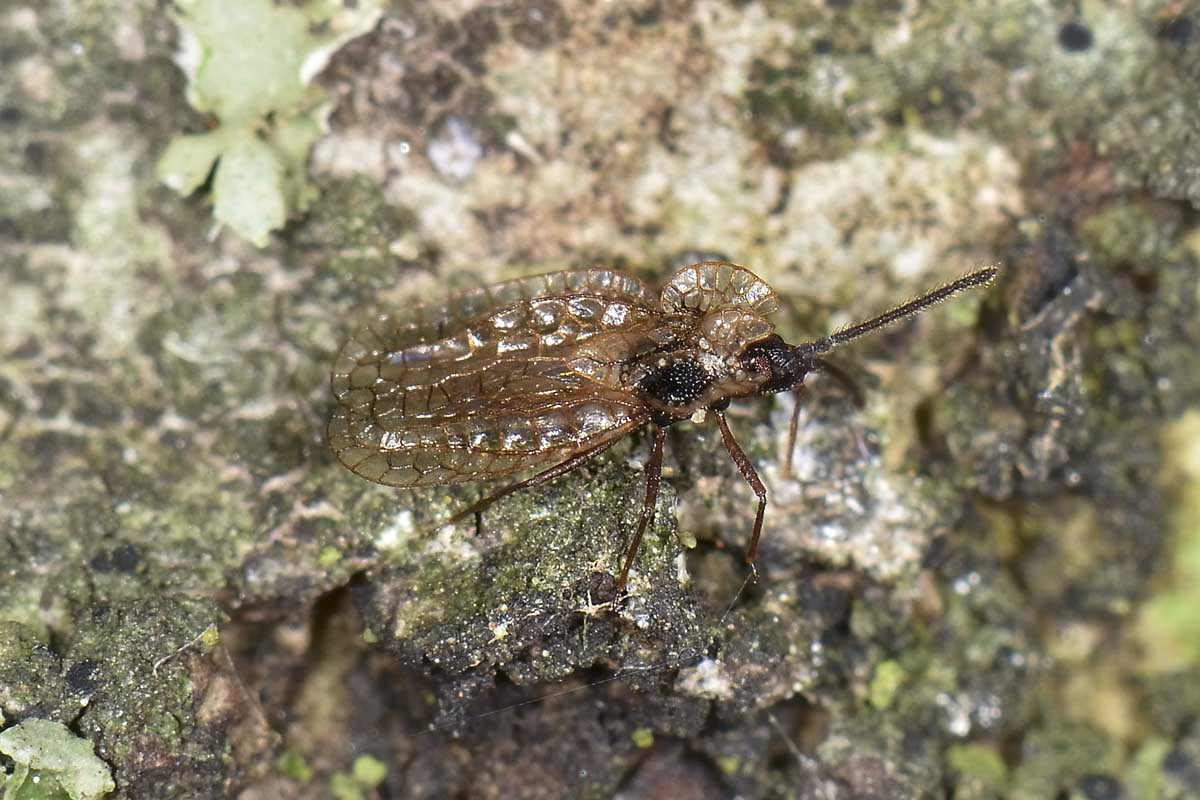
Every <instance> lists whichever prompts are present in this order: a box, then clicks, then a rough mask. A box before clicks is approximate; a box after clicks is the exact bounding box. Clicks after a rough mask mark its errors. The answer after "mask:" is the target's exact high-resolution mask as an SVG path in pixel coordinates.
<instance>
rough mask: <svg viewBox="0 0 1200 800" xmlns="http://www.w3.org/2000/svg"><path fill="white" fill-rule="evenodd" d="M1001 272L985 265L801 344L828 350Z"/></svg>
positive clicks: (809, 348)
mask: <svg viewBox="0 0 1200 800" xmlns="http://www.w3.org/2000/svg"><path fill="white" fill-rule="evenodd" d="M998 273H999V270H998V269H997V268H996V267H994V266H988V267H984V268H983V269H980V270H976V271H975V272H972V273H970V274H967V275H964V276H962V277H961V278H959V279H958V280H955V281H951V282H950V283H947V284H945V285H944V286H939V287H938V288H937V289H934V290H933V291H931V292H928V293H926V294H923V295H921V296H920V297H917V298H915V299H913V300H909V301H908V302H907V303H904V304H903V305H899V306H896V307H895V308H893V309H891V310H890V311H886V312H884V313H883V314H880V315H879V316H878V317H875V318H874V319H869V320H867V321H866V322H860V323H858V324H857V325H851V326H850V327H848V328H842V329H841V330H840V331H838V332H837V333H834V334H833V335H831V336H826V337H825V338H824V339H818V340H817V341H815V342H810V343H808V344H806V345H800V347H801V348H804V349H805V350H806V351H807V353H809V354H813V355H816V354H820V353H827V352H829V351H830V350H832V349H833V348H835V347H837V346H838V345H841V344H845V343H846V342H849V341H852V340H854V339H857V338H858V337H860V336H865V335H866V334H868V333H871V332H872V331H877V330H879V329H880V328H883V327H886V326H888V325H891V324H892V323H893V322H898V321H900V320H902V319H906V318H907V317H911V316H914V315H916V314H920V313H921V312H922V311H924V310H926V309H927V308H929V307H930V306H933V305H937V304H938V303H940V302H942V301H943V300H946V299H947V298H950V297H953V296H954V295H956V294H958V293H959V292H962V291H965V290H967V289H973V288H975V287H976V286H984V285H986V284H988V283H991V282H992V280H993V279H994V278H995V277H996V275H997V274H998Z"/></svg>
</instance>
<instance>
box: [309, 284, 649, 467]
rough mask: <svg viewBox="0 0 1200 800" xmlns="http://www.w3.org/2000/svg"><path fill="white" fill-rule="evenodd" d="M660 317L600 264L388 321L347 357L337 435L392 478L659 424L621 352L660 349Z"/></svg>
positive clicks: (352, 456) (551, 451)
mask: <svg viewBox="0 0 1200 800" xmlns="http://www.w3.org/2000/svg"><path fill="white" fill-rule="evenodd" d="M660 314H661V312H660V310H659V306H658V296H657V293H655V292H652V291H650V290H649V289H648V288H647V287H646V286H645V285H644V284H642V283H641V282H640V281H638V280H637V279H635V278H632V277H630V276H628V275H624V274H622V273H619V272H615V271H613V270H607V269H589V270H575V271H571V272H559V273H553V274H550V275H540V276H536V277H532V278H522V279H519V280H514V281H509V282H506V283H502V284H497V285H494V286H490V287H485V288H481V289H477V290H474V291H472V292H468V293H466V294H464V295H461V296H459V297H456V298H454V299H452V300H450V301H448V302H447V303H444V304H442V305H438V306H424V307H420V308H416V309H413V310H412V311H411V312H409V313H407V314H404V315H385V316H381V317H378V318H375V319H373V320H372V321H371V322H369V323H368V324H366V325H364V326H363V327H362V328H361V329H360V330H359V331H358V333H357V334H355V336H354V337H353V338H351V339H350V340H349V341H348V342H347V343H346V344H345V346H344V347H343V348H342V350H341V352H340V353H339V354H338V357H337V360H336V362H335V364H334V370H333V376H332V378H331V387H332V389H333V394H334V397H335V398H336V400H337V407H336V408H335V410H334V413H333V417H332V419H331V420H330V423H329V441H330V444H331V446H332V448H333V451H334V453H335V454H336V455H337V457H338V459H339V460H340V461H341V462H342V463H343V464H345V465H346V466H347V467H348V468H349V469H351V470H352V471H354V472H355V473H357V474H358V475H361V476H362V477H364V478H367V479H369V480H372V481H376V482H379V483H384V484H388V485H391V486H420V485H432V484H445V483H459V482H464V481H475V480H486V479H490V478H496V477H502V476H505V475H509V474H512V473H514V472H520V471H525V470H528V469H532V468H536V467H538V466H543V465H546V464H549V463H554V462H560V461H563V460H564V459H566V458H569V457H570V456H571V455H572V454H574V453H576V452H579V451H581V450H583V449H585V448H586V447H590V446H593V445H595V444H597V443H599V442H602V441H606V440H608V439H610V437H611V438H619V437H620V436H624V435H625V434H626V433H628V432H629V431H631V430H633V429H634V428H636V427H638V426H640V425H642V424H643V423H644V422H645V421H646V419H647V414H648V412H647V411H646V409H645V408H644V407H643V405H642V404H641V403H640V402H639V401H638V399H637V397H636V396H635V395H634V394H633V393H631V392H630V391H629V389H628V388H627V387H626V386H624V384H623V383H622V382H621V374H622V370H621V363H620V362H621V361H622V360H624V359H627V358H631V357H633V356H634V355H636V354H638V353H640V352H642V351H643V350H645V349H648V348H651V347H653V341H652V339H651V338H650V337H649V336H648V335H647V333H646V331H648V330H650V329H652V328H653V327H654V325H655V323H656V321H657V319H658V318H659V316H660ZM589 341H591V342H592V345H591V346H588V345H587V343H588V342H589Z"/></svg>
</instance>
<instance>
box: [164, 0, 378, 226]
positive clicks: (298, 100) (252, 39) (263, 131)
mask: <svg viewBox="0 0 1200 800" xmlns="http://www.w3.org/2000/svg"><path fill="white" fill-rule="evenodd" d="M381 12H382V6H381V4H379V3H377V2H374V1H372V2H367V3H357V4H354V5H353V6H344V5H343V4H341V3H338V2H333V1H332V0H330V1H328V2H326V1H325V0H322V1H321V2H311V3H307V4H304V5H301V6H290V5H288V6H281V5H277V4H274V3H271V2H268V0H251V1H250V2H237V3H230V2H224V0H190V1H189V2H184V3H180V12H179V15H178V17H177V22H178V24H179V28H180V34H181V38H182V41H181V45H180V53H179V59H178V60H179V64H180V66H181V68H182V69H183V70H184V73H185V74H186V75H187V78H188V101H189V102H190V103H191V104H192V105H193V106H194V107H195V108H196V109H197V110H199V111H202V112H205V113H209V114H212V115H213V116H214V117H215V118H216V119H217V120H218V122H219V127H218V128H217V129H216V130H213V131H210V132H208V133H202V134H192V135H189V136H181V137H179V138H177V139H175V140H174V141H173V142H172V143H171V144H170V146H169V147H168V148H167V150H166V152H165V153H163V155H162V158H161V159H160V160H159V162H158V176H159V178H160V180H162V181H163V182H164V183H166V184H167V185H168V186H170V187H171V188H172V189H174V190H175V191H177V192H179V193H180V194H184V195H187V194H191V193H192V192H193V191H195V190H196V189H197V188H199V187H200V185H201V184H202V183H204V182H205V181H206V180H207V179H208V176H209V174H210V173H212V175H213V178H212V181H213V183H212V190H213V203H214V210H213V213H214V215H215V216H216V219H217V221H218V222H220V223H222V224H225V225H229V226H230V227H231V228H233V230H234V231H236V232H237V233H238V234H239V235H241V236H244V237H246V238H247V239H249V240H250V241H251V242H253V243H254V244H256V245H258V246H259V247H262V246H264V245H265V244H266V243H267V237H268V235H269V234H270V232H271V231H273V230H277V229H279V228H281V227H283V224H284V222H285V221H286V219H287V217H288V216H289V215H291V214H294V213H297V212H300V211H303V210H305V209H306V208H307V207H308V206H309V204H310V203H311V202H312V201H313V199H314V198H315V196H316V193H315V189H314V188H313V187H312V185H311V184H310V183H309V182H308V180H307V178H306V176H305V160H306V159H307V157H308V151H309V149H310V148H311V147H312V144H313V142H315V141H316V139H317V137H318V136H320V135H321V133H322V131H323V130H324V128H325V121H326V117H327V116H328V113H329V110H330V108H329V106H328V105H327V104H326V102H325V96H324V93H323V92H321V91H320V90H319V89H317V88H316V87H313V86H311V85H310V84H311V81H312V79H313V77H314V76H315V75H316V73H318V72H319V71H320V70H321V69H322V68H323V67H324V65H325V64H326V62H327V61H328V59H329V57H330V55H331V54H332V53H333V52H334V51H335V50H337V49H338V48H340V47H341V46H342V45H343V44H345V43H346V42H347V41H349V40H350V39H353V38H354V37H356V36H360V35H362V34H363V33H365V32H366V31H368V30H370V29H371V28H372V27H373V26H374V25H375V23H376V22H377V21H378V19H379V15H380V14H381ZM214 170H215V172H214Z"/></svg>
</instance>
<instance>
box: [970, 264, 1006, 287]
mask: <svg viewBox="0 0 1200 800" xmlns="http://www.w3.org/2000/svg"><path fill="white" fill-rule="evenodd" d="M999 274H1000V265H999V264H988V265H987V266H986V267H981V268H980V269H977V270H975V271H974V272H972V273H971V274H969V275H967V277H966V280H967V281H968V282H969V283H970V284H971V285H972V286H985V285H987V284H989V283H991V282H992V281H994V280H996V276H997V275H999Z"/></svg>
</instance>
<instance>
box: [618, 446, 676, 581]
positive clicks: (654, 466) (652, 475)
mask: <svg viewBox="0 0 1200 800" xmlns="http://www.w3.org/2000/svg"><path fill="white" fill-rule="evenodd" d="M666 440H667V429H666V428H663V427H659V429H658V430H657V431H656V432H655V434H654V450H653V451H651V453H650V460H649V461H647V462H646V498H645V500H643V501H642V515H641V516H640V517H639V518H638V526H637V531H636V532H635V533H634V534H633V539H632V540H631V541H630V542H629V547H627V548H626V549H625V563H624V564H622V565H621V575H620V577H618V578H617V594H618V595H620V594H621V593H622V592H624V591H625V581H626V580H628V578H629V568H630V567H632V566H633V559H634V558H636V557H637V553H638V549H639V548H640V547H641V546H642V534H644V533H645V532H646V528H647V527H648V526H650V525H653V524H654V507H655V504H656V503H657V502H658V485H659V483H661V482H662V462H663V443H664V442H665V441H666Z"/></svg>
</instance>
